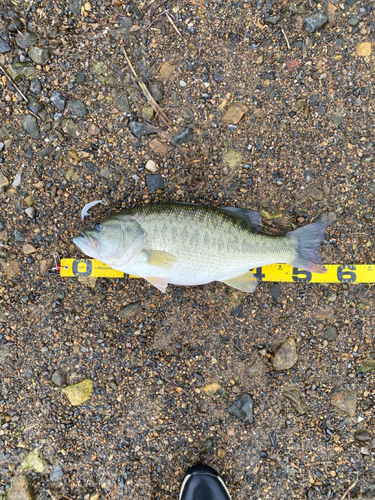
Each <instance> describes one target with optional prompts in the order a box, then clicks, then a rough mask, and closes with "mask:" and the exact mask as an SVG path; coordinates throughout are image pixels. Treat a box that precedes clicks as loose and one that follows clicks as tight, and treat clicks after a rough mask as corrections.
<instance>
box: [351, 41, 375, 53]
mask: <svg viewBox="0 0 375 500" xmlns="http://www.w3.org/2000/svg"><path fill="white" fill-rule="evenodd" d="M355 51H356V53H357V56H362V57H369V56H371V51H372V48H371V42H362V43H359V44H358V45H357V47H356V49H355Z"/></svg>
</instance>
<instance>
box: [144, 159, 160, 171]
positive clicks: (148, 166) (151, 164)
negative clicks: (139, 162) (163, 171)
mask: <svg viewBox="0 0 375 500" xmlns="http://www.w3.org/2000/svg"><path fill="white" fill-rule="evenodd" d="M146 169H147V170H149V171H150V172H156V171H157V169H158V166H157V165H156V163H155V162H154V161H153V160H148V162H147V163H146Z"/></svg>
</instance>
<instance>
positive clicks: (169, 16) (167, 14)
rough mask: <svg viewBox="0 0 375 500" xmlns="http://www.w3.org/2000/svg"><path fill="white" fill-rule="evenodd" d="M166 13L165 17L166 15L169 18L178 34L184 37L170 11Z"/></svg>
mask: <svg viewBox="0 0 375 500" xmlns="http://www.w3.org/2000/svg"><path fill="white" fill-rule="evenodd" d="M164 12H165V15H166V16H167V18H168V21H169V22H170V23H171V25H172V26H173V27H174V29H175V30H176V32H177V33H178V34H179V35H180V36H182V33H181V31H180V30H179V29H178V28H177V26H176V25H175V23H174V22H173V19H172V16H171V14H170V13H169V11H168V10H165V11H164Z"/></svg>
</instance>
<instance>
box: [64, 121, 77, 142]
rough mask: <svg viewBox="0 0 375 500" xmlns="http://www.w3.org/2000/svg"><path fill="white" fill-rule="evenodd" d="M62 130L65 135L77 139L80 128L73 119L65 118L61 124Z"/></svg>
mask: <svg viewBox="0 0 375 500" xmlns="http://www.w3.org/2000/svg"><path fill="white" fill-rule="evenodd" d="M61 129H62V131H63V132H64V134H66V135H70V137H77V135H78V126H77V125H76V124H75V123H74V121H73V120H72V119H71V118H64V120H63V121H62V122H61Z"/></svg>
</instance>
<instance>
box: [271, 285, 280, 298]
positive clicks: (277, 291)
mask: <svg viewBox="0 0 375 500" xmlns="http://www.w3.org/2000/svg"><path fill="white" fill-rule="evenodd" d="M270 295H271V297H272V298H273V299H277V298H278V297H280V295H281V290H280V286H279V285H278V284H277V283H275V284H274V285H273V287H272V288H271V290H270Z"/></svg>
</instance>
